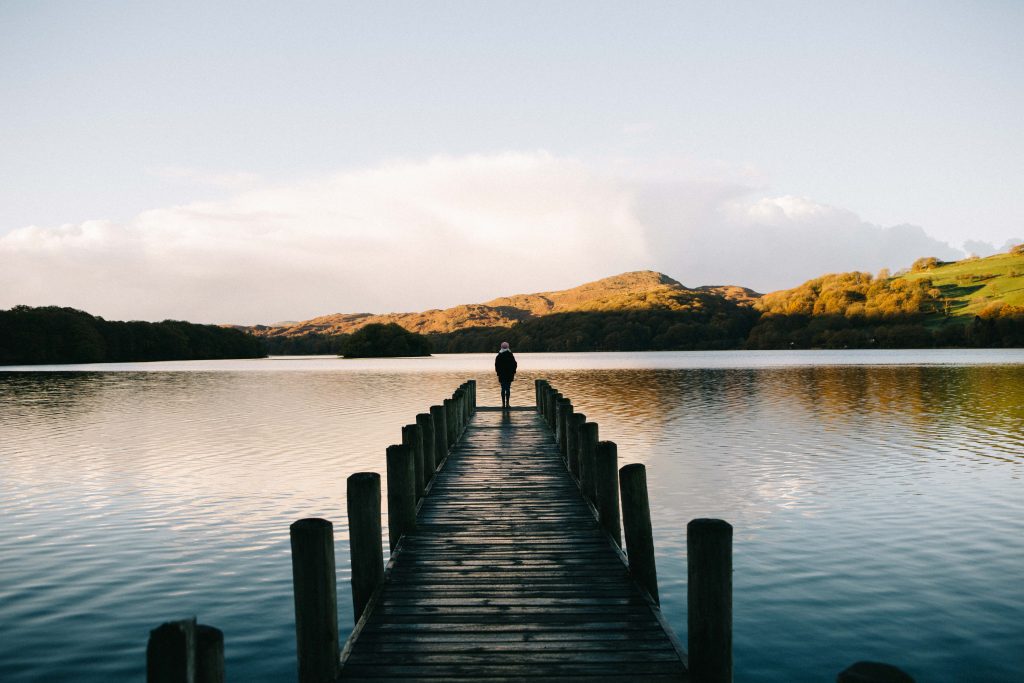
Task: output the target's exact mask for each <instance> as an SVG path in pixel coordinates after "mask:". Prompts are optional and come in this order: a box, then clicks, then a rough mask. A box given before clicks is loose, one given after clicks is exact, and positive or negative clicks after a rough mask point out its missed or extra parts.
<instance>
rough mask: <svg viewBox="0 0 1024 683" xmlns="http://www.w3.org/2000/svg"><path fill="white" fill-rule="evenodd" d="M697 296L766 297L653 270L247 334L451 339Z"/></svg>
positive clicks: (318, 319)
mask: <svg viewBox="0 0 1024 683" xmlns="http://www.w3.org/2000/svg"><path fill="white" fill-rule="evenodd" d="M698 295H711V296H719V297H722V298H725V299H731V300H734V301H738V302H744V303H746V304H749V303H750V302H753V301H755V300H756V299H758V298H759V297H760V296H761V294H759V293H757V292H755V291H753V290H751V289H748V288H746V287H740V286H738V285H710V286H703V287H696V288H689V287H686V286H684V285H683V284H682V283H680V282H679V281H677V280H675V279H673V278H671V277H669V276H668V275H665V274H664V273H660V272H657V271H653V270H639V271H629V272H626V273H620V274H618V275H612V276H609V277H606V278H601V279H599V280H594V281H592V282H586V283H583V284H582V285H578V286H576V287H571V288H569V289H562V290H551V291H543V292H534V293H530V294H512V295H509V296H503V297H497V298H495V299H491V300H490V301H486V302H484V303H470V304H459V305H458V306H452V307H450V308H444V309H438V308H433V309H428V310H425V311H419V312H401V313H331V314H327V315H322V316H317V317H315V318H310V319H309V320H303V321H300V322H296V323H291V324H283V325H254V326H251V327H244V328H243V329H246V330H249V331H251V332H252V333H253V334H255V335H256V336H259V337H267V338H273V337H280V336H284V337H295V336H303V335H309V334H317V335H341V334H351V333H353V332H355V331H357V330H359V329H361V328H363V327H365V326H366V325H369V324H373V323H382V324H388V323H396V324H398V325H400V326H401V327H403V328H405V329H407V330H409V331H410V332H417V333H419V334H446V333H451V332H457V331H459V330H464V329H468V328H474V327H505V326H510V325H514V324H516V323H520V322H523V321H525V320H530V319H533V318H537V317H541V316H545V315H552V314H556V313H572V312H577V311H615V310H629V309H633V308H638V309H648V308H658V307H672V306H673V305H674V304H679V303H680V300H681V299H688V298H693V297H696V296H698Z"/></svg>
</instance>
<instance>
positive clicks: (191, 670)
mask: <svg viewBox="0 0 1024 683" xmlns="http://www.w3.org/2000/svg"><path fill="white" fill-rule="evenodd" d="M195 670H196V620H195V617H193V618H191V619H182V620H181V621H168V622H167V623H164V624H161V625H160V626H158V627H157V628H155V629H153V630H152V631H150V632H149V642H148V643H147V644H146V683H193V682H194V681H195Z"/></svg>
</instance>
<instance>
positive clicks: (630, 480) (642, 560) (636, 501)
mask: <svg viewBox="0 0 1024 683" xmlns="http://www.w3.org/2000/svg"><path fill="white" fill-rule="evenodd" d="M619 491H620V493H621V495H622V498H621V500H622V531H623V535H624V536H625V538H626V556H627V557H628V558H629V573H630V574H632V575H633V578H634V579H636V582H637V583H639V584H640V585H641V586H643V587H644V589H645V590H646V591H647V592H648V593H649V594H650V596H651V597H652V598H654V602H660V600H659V598H658V572H657V570H656V569H655V565H654V533H653V531H652V530H651V504H650V500H649V499H648V497H647V468H645V467H644V466H643V465H641V464H639V463H636V464H632V465H626V466H625V467H623V468H622V469H620V470H619Z"/></svg>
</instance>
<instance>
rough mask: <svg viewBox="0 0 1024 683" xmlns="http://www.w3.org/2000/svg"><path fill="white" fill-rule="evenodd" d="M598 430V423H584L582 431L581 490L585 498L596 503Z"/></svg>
mask: <svg viewBox="0 0 1024 683" xmlns="http://www.w3.org/2000/svg"><path fill="white" fill-rule="evenodd" d="M597 441H598V430H597V423H596V422H584V423H583V428H582V429H581V430H580V490H581V491H583V497H584V498H586V499H587V500H589V501H590V502H594V500H595V496H594V459H595V458H596V457H597Z"/></svg>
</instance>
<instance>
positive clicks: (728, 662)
mask: <svg viewBox="0 0 1024 683" xmlns="http://www.w3.org/2000/svg"><path fill="white" fill-rule="evenodd" d="M686 557H687V560H686V563H687V576H688V582H687V603H688V607H687V611H688V614H687V625H688V632H689V643H688V648H687V649H688V650H689V655H690V676H691V677H692V678H693V680H695V681H707V683H731V682H732V526H731V525H730V524H729V523H728V522H725V521H723V520H720V519H694V520H692V521H691V522H690V523H689V524H687V525H686Z"/></svg>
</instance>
